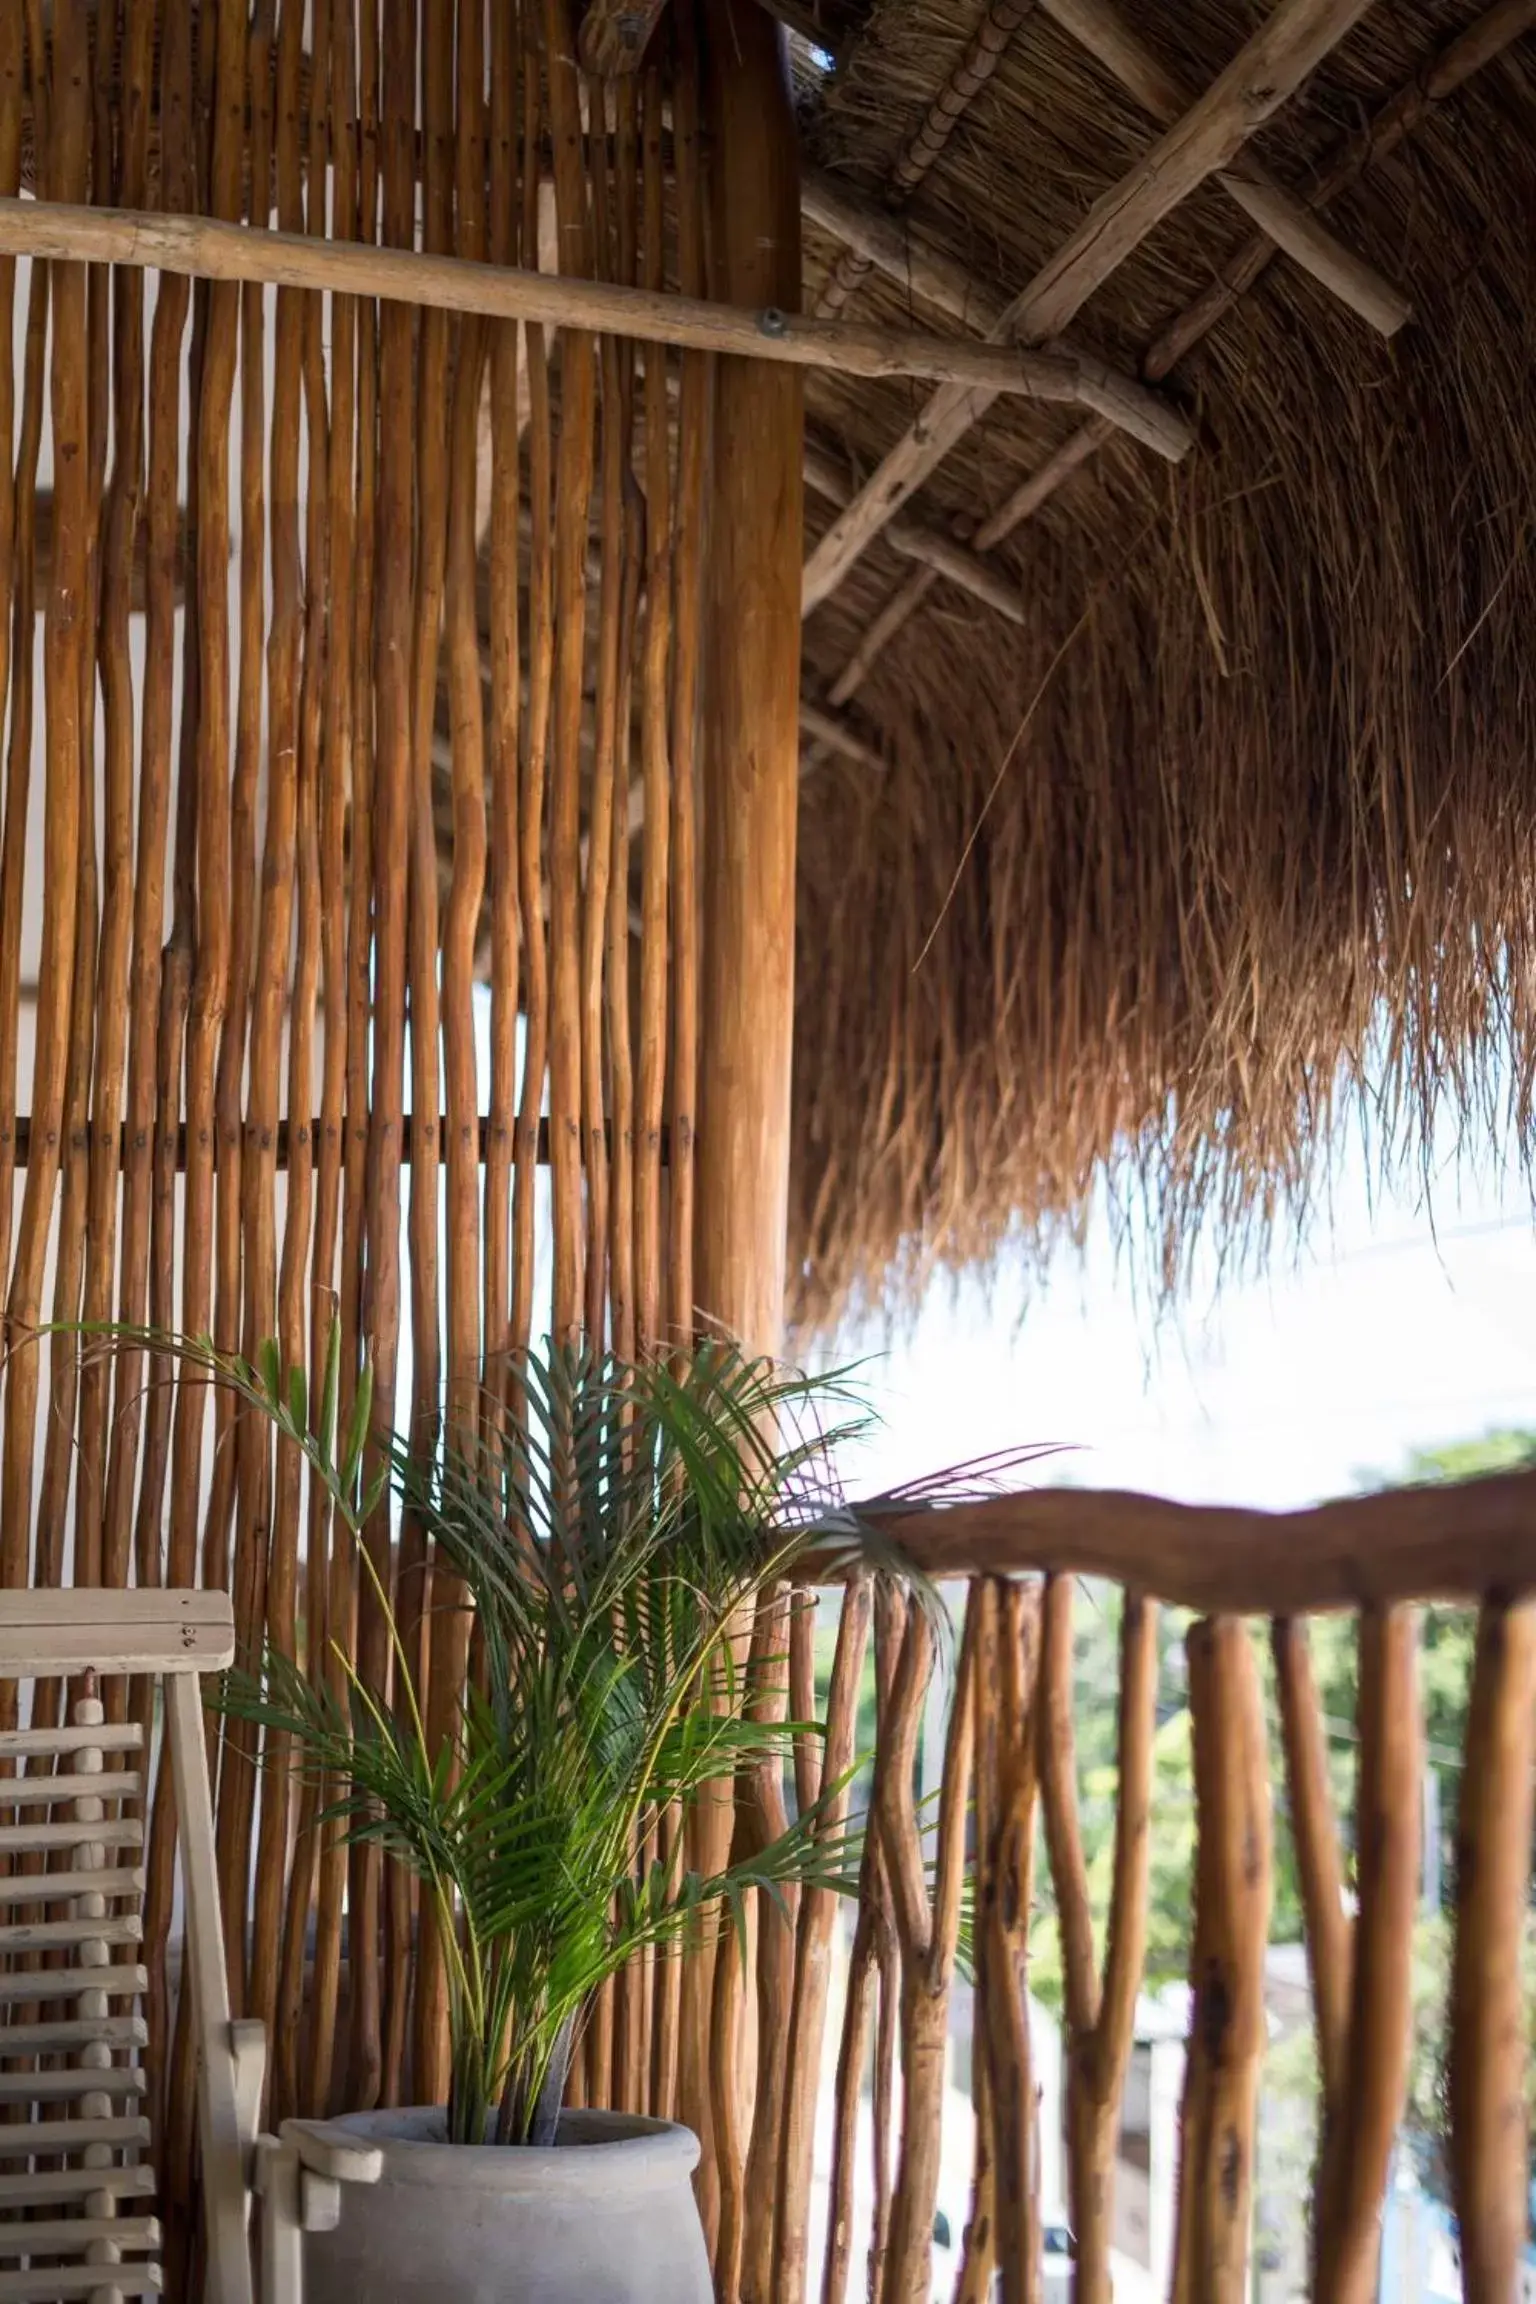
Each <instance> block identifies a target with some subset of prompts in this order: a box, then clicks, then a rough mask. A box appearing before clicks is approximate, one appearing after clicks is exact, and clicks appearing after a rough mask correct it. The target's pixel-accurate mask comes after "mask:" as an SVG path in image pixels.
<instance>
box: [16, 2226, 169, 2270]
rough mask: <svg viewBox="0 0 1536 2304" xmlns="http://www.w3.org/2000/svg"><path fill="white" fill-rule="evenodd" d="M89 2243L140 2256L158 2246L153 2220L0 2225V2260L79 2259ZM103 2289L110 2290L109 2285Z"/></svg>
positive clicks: (157, 2233) (157, 2228) (156, 2229)
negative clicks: (102, 2242)
mask: <svg viewBox="0 0 1536 2304" xmlns="http://www.w3.org/2000/svg"><path fill="white" fill-rule="evenodd" d="M93 2240H110V2241H111V2242H112V2243H113V2244H114V2245H115V2246H116V2247H118V2248H121V2249H122V2250H123V2251H124V2253H125V2254H128V2255H133V2256H142V2255H144V2254H145V2253H146V2252H147V2251H149V2250H151V2249H155V2248H158V2247H159V2245H160V2224H159V2220H158V2218H156V2217H154V2216H59V2217H55V2218H52V2219H50V2220H49V2221H47V2222H39V2223H36V2224H8V2223H4V2222H0V2256H73V2255H82V2254H83V2253H84V2252H85V2250H86V2249H87V2248H89V2247H90V2245H91V2243H92V2241H93ZM102 2269H103V2270H107V2269H109V2267H107V2266H103V2267H102ZM103 2285H104V2286H107V2287H110V2286H111V2282H110V2281H106V2282H104V2283H103Z"/></svg>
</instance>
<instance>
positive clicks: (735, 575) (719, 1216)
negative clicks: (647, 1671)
mask: <svg viewBox="0 0 1536 2304" xmlns="http://www.w3.org/2000/svg"><path fill="white" fill-rule="evenodd" d="M700 30H701V32H702V34H703V95H704V102H703V123H704V129H705V134H706V137H707V141H708V154H709V166H710V203H711V223H712V232H711V235H710V266H711V278H710V287H711V290H712V292H713V293H714V295H715V296H716V297H717V298H719V299H720V300H721V301H723V302H726V303H735V304H759V305H761V304H769V305H773V306H775V307H778V308H781V309H786V310H787V309H791V308H792V307H793V306H794V305H795V304H796V303H798V301H799V289H800V197H799V164H798V155H797V151H796V141H795V126H794V114H793V110H792V107H791V102H790V94H789V77H788V70H787V62H786V55H785V48H784V42H783V37H782V35H781V34H780V32H779V30H778V28H777V27H776V26H775V25H774V24H773V23H771V22H770V20H769V19H768V18H767V17H765V16H764V15H762V13H761V12H760V11H759V10H758V9H757V8H756V7H754V6H753V5H751V0H720V4H719V5H718V6H716V7H713V8H711V9H709V10H707V11H701V24H700ZM804 429H805V418H804V405H803V394H802V388H801V384H800V381H799V379H798V377H797V376H795V375H794V374H793V373H792V372H791V371H789V370H788V369H777V368H773V369H770V368H768V367H767V366H766V365H764V364H763V363H760V362H757V361H746V360H740V359H724V360H722V361H721V362H720V363H719V368H718V372H717V376H716V406H715V434H714V444H715V454H714V460H713V467H712V475H711V496H710V503H709V525H710V534H711V549H710V568H709V579H708V585H707V589H706V592H705V595H704V663H705V690H706V701H705V708H704V717H703V724H702V730H703V741H702V778H701V781H702V800H703V815H704V839H703V866H704V871H703V969H702V980H703V1003H702V1006H703V1013H702V1018H701V1037H700V1047H699V1078H700V1080H701V1082H704V1083H706V1088H705V1093H704V1094H703V1096H702V1097H701V1099H700V1104H699V1113H698V1122H699V1127H698V1154H697V1170H696V1194H697V1197H696V1203H695V1206H696V1217H695V1223H696V1236H695V1264H694V1286H695V1294H696V1299H697V1304H698V1309H699V1314H700V1318H701V1321H702V1322H703V1323H704V1324H706V1325H709V1324H717V1325H718V1326H719V1327H720V1328H721V1329H722V1330H724V1331H725V1332H726V1333H727V1334H729V1335H731V1336H733V1337H735V1338H737V1339H739V1340H740V1342H741V1343H742V1344H743V1345H744V1346H745V1347H746V1349H747V1350H749V1351H752V1352H764V1351H766V1352H773V1351H776V1350H777V1348H778V1346H779V1342H780V1339H781V1337H782V1333H783V1318H784V1262H785V1237H786V1232H787V1228H788V1200H789V1088H790V1041H791V1033H792V1029H793V1014H794V934H795V813H796V796H797V790H798V784H799V757H800V738H799V714H798V704H797V699H798V696H799V691H800V571H799V562H800V559H801V554H802V550H803V543H802V536H803V501H802V487H803V482H802V461H803V453H804ZM731 1825H732V1806H731V1803H730V1801H729V1800H728V1799H726V1798H718V1799H713V1800H704V1801H701V1802H700V1803H699V1804H698V1806H697V1808H696V1810H695V1814H694V1817H693V1820H692V1829H693V1833H694V1837H695V1841H696V1850H695V1857H694V1861H695V1862H696V1863H697V1864H699V1865H701V1866H702V1867H703V1868H704V1869H706V1870H714V1869H716V1868H717V1866H718V1863H719V1861H720V1860H721V1859H722V1858H723V1857H724V1855H725V1853H726V1851H727V1849H728V1847H729V1844H730V1833H731ZM711 1966H712V1950H711V1946H710V1944H709V1943H708V1942H706V1943H704V1944H702V1945H700V1946H699V1947H698V1948H697V1950H696V1951H695V1953H694V1956H693V1959H692V1960H691V1962H690V1974H689V1976H688V1978H687V1979H686V1982H685V1991H684V2003H685V2005H684V2035H685V2049H684V2056H683V2063H682V2072H681V2097H682V2102H681V2106H680V2110H681V2114H682V2117H683V2119H684V2120H685V2121H687V2122H689V2123H690V2125H694V2126H696V2127H698V2128H699V2129H700V2133H701V2135H702V2136H703V2138H704V2156H703V2161H702V2163H701V2174H700V2181H699V2193H700V2201H701V2205H702V2207H703V2209H704V2213H705V2219H706V2226H708V2225H709V2223H710V2222H711V2221H712V2210H713V2202H714V2200H715V2198H716V2197H717V2193H716V2181H717V2178H716V2170H717V2167H718V2168H719V2169H721V2170H723V2171H725V2173H726V2174H730V2173H731V2158H732V2149H733V2147H734V2137H733V2136H732V2135H731V2133H730V2123H729V2122H727V2123H726V2127H725V2129H724V2130H723V2131H718V2130H717V2131H714V2132H713V2133H712V2130H711V2127H710V2125H709V2123H710V2119H711V2114H712V2113H713V2114H714V2115H715V2116H717V2117H718V2115H719V2112H720V2109H721V2104H720V2097H719V2093H718V2091H716V2092H715V2093H714V2097H713V2101H711V2099H710V2096H709V2095H708V2094H707V2093H706V2091H705V2089H704V2087H703V2084H702V2083H703V2073H702V2072H701V2070H700V2058H699V2056H698V2055H697V2053H693V2054H690V2053H689V2052H688V2045H687V2044H688V2042H689V2041H690V2040H692V2041H693V2042H694V2043H695V2044H697V2043H698V2038H699V2033H700V2030H701V2026H700V2023H699V2012H700V2011H701V2010H702V2009H703V2008H705V2007H707V2006H708V2005H709V1995H708V1987H709V1977H710V1970H711ZM759 2163H760V2165H761V2155H759ZM731 2205H732V2204H731V2202H730V2201H727V2202H726V2203H724V2207H725V2210H726V2213H724V2214H723V2216H722V2233H721V2245H722V2248H726V2249H727V2252H728V2255H729V2254H736V2253H737V2251H739V2249H740V2245H741V2235H740V2232H739V2229H738V2228H737V2226H736V2224H735V2220H734V2214H733V2213H732V2212H731ZM739 2260H740V2259H739V2255H737V2261H738V2262H739ZM770 2261H771V2259H770ZM723 2268H724V2270H725V2272H726V2274H727V2275H728V2283H727V2284H729V2278H731V2277H734V2275H733V2271H732V2266H731V2265H730V2263H729V2261H727V2262H726V2264H725V2265H724V2267H723ZM721 2269H722V2267H721V2266H720V2264H719V2263H718V2261H717V2276H718V2274H719V2272H720V2270H721ZM721 2292H722V2293H725V2292H726V2290H725V2288H722V2290H721Z"/></svg>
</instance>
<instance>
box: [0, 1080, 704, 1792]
mask: <svg viewBox="0 0 1536 2304" xmlns="http://www.w3.org/2000/svg"><path fill="white" fill-rule="evenodd" d="M357 1125H360V1126H362V1127H363V1128H365V1129H366V1127H367V1125H368V1121H367V1118H366V1116H365V1117H364V1119H363V1120H362V1121H361V1122H360V1123H358V1124H357ZM353 1126H354V1122H353V1120H352V1118H351V1116H350V1114H349V1115H346V1116H345V1117H344V1118H343V1120H342V1123H341V1134H342V1136H343V1137H346V1136H347V1135H349V1134H350V1133H351V1130H352V1128H353ZM437 1127H438V1139H439V1142H441V1141H442V1140H443V1139H444V1138H445V1137H446V1135H447V1132H448V1116H447V1114H446V1113H444V1114H442V1115H441V1116H440V1118H439V1120H438V1123H437ZM477 1127H478V1130H479V1158H480V1159H481V1160H482V1161H483V1160H484V1158H485V1155H486V1144H487V1141H488V1139H489V1136H490V1131H491V1123H490V1120H489V1118H488V1117H487V1116H486V1115H485V1114H484V1113H482V1114H481V1115H480V1118H479V1120H478V1122H477ZM13 1129H14V1135H13V1139H12V1140H13V1143H14V1146H15V1158H16V1165H17V1167H18V1168H25V1167H26V1166H27V1165H28V1163H29V1162H30V1160H31V1158H32V1119H31V1115H30V1114H29V1113H26V1112H23V1113H22V1114H21V1115H20V1116H19V1117H18V1118H17V1119H16V1121H15V1122H14V1123H13ZM309 1131H310V1140H311V1142H312V1143H318V1142H319V1141H320V1138H321V1136H322V1134H323V1133H324V1129H323V1126H322V1123H321V1122H320V1120H319V1119H318V1118H317V1119H314V1120H311V1122H310V1123H309ZM414 1135H415V1131H414V1129H413V1128H412V1125H411V1115H410V1113H409V1112H407V1113H406V1115H405V1118H404V1120H403V1122H402V1123H401V1130H400V1163H401V1166H402V1167H405V1168H409V1166H410V1164H411V1157H412V1146H413V1142H414ZM292 1137H293V1124H292V1122H291V1121H289V1120H279V1122H278V1124H277V1131H276V1137H275V1140H274V1143H273V1147H272V1150H273V1159H274V1162H275V1164H276V1166H277V1168H278V1170H279V1172H281V1171H282V1170H284V1169H286V1168H287V1166H288V1159H289V1150H290V1146H291V1143H292ZM95 1140H96V1130H95V1128H94V1126H93V1125H92V1124H91V1123H90V1122H87V1124H86V1126H85V1128H84V1130H83V1131H82V1137H81V1142H82V1147H83V1149H84V1150H85V1151H87V1152H89V1151H90V1149H91V1147H92V1145H93V1144H94V1143H95ZM537 1157H538V1163H539V1166H540V1167H541V1168H547V1167H548V1166H549V1119H548V1116H547V1115H546V1116H545V1117H544V1118H543V1119H541V1120H540V1122H539V1145H538V1155H537ZM661 1157H662V1164H663V1166H665V1164H666V1161H667V1132H666V1129H665V1127H663V1129H662V1147H661ZM127 1161H128V1130H127V1128H126V1126H123V1125H120V1126H119V1128H118V1131H117V1164H118V1166H119V1167H120V1168H122V1167H126V1165H127ZM186 1165H187V1128H186V1122H185V1121H182V1122H181V1123H180V1124H179V1125H178V1127H177V1130H176V1171H177V1174H178V1175H180V1174H182V1173H183V1172H184V1170H185V1168H186ZM213 1166H214V1173H215V1174H217V1173H218V1167H219V1153H218V1144H217V1140H215V1144H214V1153H213ZM9 1749H10V1747H9V1746H8V1745H4V1744H0V1752H4V1751H7V1750H9ZM50 1749H51V1747H50Z"/></svg>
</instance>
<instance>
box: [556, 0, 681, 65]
mask: <svg viewBox="0 0 1536 2304" xmlns="http://www.w3.org/2000/svg"><path fill="white" fill-rule="evenodd" d="M665 6H666V0H588V6H587V10H586V13H585V15H584V16H583V17H582V19H581V29H580V31H579V32H578V33H577V35H576V53H577V55H578V56H579V57H580V58H581V62H582V67H583V69H584V70H585V71H588V72H600V73H602V74H603V76H604V78H606V79H613V78H616V77H617V76H618V74H620V73H622V72H638V71H639V69H640V61H641V58H642V57H643V56H644V54H645V51H646V49H647V48H648V47H649V46H650V41H651V34H652V33H653V32H654V31H655V29H656V27H657V25H658V24H659V23H660V21H661V12H662V9H663V8H664V7H665Z"/></svg>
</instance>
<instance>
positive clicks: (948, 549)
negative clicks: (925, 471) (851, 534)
mask: <svg viewBox="0 0 1536 2304" xmlns="http://www.w3.org/2000/svg"><path fill="white" fill-rule="evenodd" d="M805 477H806V483H807V485H808V486H809V487H811V488H814V489H815V491H816V493H817V495H818V496H822V497H825V498H826V500H827V502H828V503H830V504H836V505H838V506H842V505H844V504H846V503H848V502H849V500H850V499H851V497H852V495H853V484H852V482H851V481H850V480H849V478H848V476H847V474H846V472H845V471H844V469H843V467H842V464H841V463H840V462H839V460H838V458H837V457H836V456H832V455H829V454H828V453H827V451H826V450H825V449H824V448H818V447H817V446H816V445H815V443H814V442H812V441H807V443H806V449H805ZM885 540H886V542H887V543H888V544H889V545H890V547H891V549H892V550H893V551H895V552H899V553H900V554H901V555H902V557H903V559H906V560H915V561H917V563H918V564H919V566H921V567H925V568H931V569H933V570H934V571H935V572H936V573H937V574H938V575H941V576H947V577H948V578H949V581H950V582H951V583H952V584H957V585H958V586H959V587H960V589H961V591H962V592H969V593H970V595H971V597H972V599H973V600H983V601H985V602H986V605H987V606H988V607H989V608H995V609H996V611H997V613H998V615H999V616H1005V617H1006V618H1007V619H1008V621H1009V623H1010V624H1022V623H1023V621H1024V597H1023V594H1022V593H1021V592H1020V590H1019V587H1018V585H1017V584H1011V583H1010V582H1009V581H1008V579H1007V577H1005V576H1002V575H1000V574H999V573H998V571H997V570H996V569H995V568H989V567H988V566H987V563H986V562H985V560H982V559H979V558H978V557H977V555H976V554H975V553H974V552H969V551H967V550H966V548H965V546H964V545H963V544H957V543H956V541H955V539H954V538H953V537H952V536H946V535H945V534H944V532H943V530H942V529H939V528H930V527H929V526H928V525H927V524H926V523H925V522H923V521H919V520H908V519H899V520H893V521H892V522H891V524H890V526H889V528H887V530H886V532H885Z"/></svg>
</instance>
